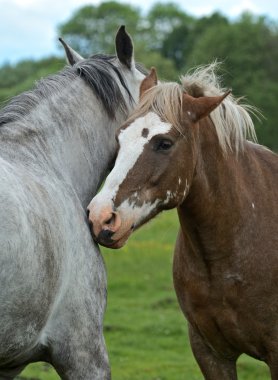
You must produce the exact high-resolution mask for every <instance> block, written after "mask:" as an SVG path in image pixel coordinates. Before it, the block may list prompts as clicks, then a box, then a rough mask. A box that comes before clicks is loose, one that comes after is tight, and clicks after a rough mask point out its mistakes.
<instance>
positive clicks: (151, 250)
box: [21, 211, 270, 380]
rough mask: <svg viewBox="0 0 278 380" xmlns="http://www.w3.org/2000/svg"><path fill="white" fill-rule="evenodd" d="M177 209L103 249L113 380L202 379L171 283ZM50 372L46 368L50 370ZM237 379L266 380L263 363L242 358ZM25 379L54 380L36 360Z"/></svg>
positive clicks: (267, 373) (25, 373) (107, 340)
mask: <svg viewBox="0 0 278 380" xmlns="http://www.w3.org/2000/svg"><path fill="white" fill-rule="evenodd" d="M177 230H178V222H177V217H176V212H175V211H168V212H165V213H163V214H162V215H160V216H159V217H158V218H156V219H155V220H154V221H152V222H151V223H149V224H147V225H146V226H144V227H143V228H142V229H141V230H140V231H138V232H136V233H135V234H134V235H133V236H132V237H131V238H130V240H129V242H128V243H127V245H126V246H125V247H124V248H122V249H120V250H108V249H102V252H103V256H104V259H105V262H106V267H107V274H108V306H107V311H106V315H105V322H104V334H105V339H106V343H107V348H108V352H109V358H110V364H111V368H112V379H113V380H202V379H203V377H202V375H201V372H200V370H199V368H198V366H197V364H196V362H195V359H194V357H193V354H192V352H191V348H190V345H189V340H188V334H187V324H186V321H185V318H184V316H183V314H182V312H181V310H180V308H179V306H178V302H177V299H176V295H175V292H174V289H173V283H172V252H173V249H174V242H175V239H176V235H177ZM46 370H47V372H46ZM238 370H239V380H254V379H260V380H268V379H269V378H270V376H269V371H268V369H267V367H266V365H265V364H264V363H261V362H259V361H256V360H254V359H251V358H248V357H246V356H242V357H241V358H240V360H239V363H238ZM21 377H22V378H24V379H30V380H31V378H32V379H39V380H56V379H58V377H55V375H54V371H51V372H50V370H49V367H48V366H45V365H41V364H33V365H31V366H29V367H27V369H26V370H25V371H24V372H23V374H22V375H21Z"/></svg>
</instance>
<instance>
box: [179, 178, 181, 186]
mask: <svg viewBox="0 0 278 380" xmlns="http://www.w3.org/2000/svg"><path fill="white" fill-rule="evenodd" d="M180 184H181V179H180V177H179V185H180Z"/></svg>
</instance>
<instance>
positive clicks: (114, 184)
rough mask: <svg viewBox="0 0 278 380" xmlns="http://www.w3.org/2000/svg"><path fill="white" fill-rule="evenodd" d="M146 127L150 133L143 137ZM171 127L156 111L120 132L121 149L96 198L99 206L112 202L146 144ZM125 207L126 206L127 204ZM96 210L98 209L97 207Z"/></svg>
mask: <svg viewBox="0 0 278 380" xmlns="http://www.w3.org/2000/svg"><path fill="white" fill-rule="evenodd" d="M145 128H147V129H148V130H149V133H148V135H147V136H146V137H143V136H142V131H143V129H145ZM171 128H172V126H171V124H169V123H165V122H163V121H162V120H161V119H160V118H159V117H158V115H156V114H155V113H154V112H150V113H148V114H147V115H145V116H142V117H140V118H138V119H136V120H135V121H134V122H133V123H132V124H130V125H129V126H128V127H127V128H126V129H123V130H122V131H121V132H120V134H119V143H120V149H119V154H118V157H117V159H116V163H115V166H114V168H113V170H112V171H111V173H110V174H109V176H108V177H107V179H106V182H105V184H104V186H103V188H102V190H101V191H100V192H99V193H98V194H97V195H96V197H95V198H94V205H95V206H96V205H97V208H102V206H103V205H104V204H107V203H110V204H111V202H112V199H113V198H114V197H115V196H116V194H117V192H118V189H119V187H120V185H121V183H122V182H123V181H124V179H125V178H126V176H127V174H128V172H129V171H130V170H131V169H132V168H133V167H134V165H135V164H136V162H137V160H138V158H139V157H140V155H141V154H142V152H143V150H144V147H145V145H146V144H148V143H149V141H150V140H151V139H152V138H153V137H154V136H156V135H159V134H164V133H167V132H169V131H170V130H171ZM124 208H126V204H125V207H124ZM95 211H97V210H96V207H95Z"/></svg>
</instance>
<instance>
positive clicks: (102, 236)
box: [98, 230, 114, 243]
mask: <svg viewBox="0 0 278 380" xmlns="http://www.w3.org/2000/svg"><path fill="white" fill-rule="evenodd" d="M113 234H114V232H113V231H110V230H101V231H100V233H99V235H98V240H99V241H104V242H105V243H112V241H113V240H112V239H111V238H112V236H113Z"/></svg>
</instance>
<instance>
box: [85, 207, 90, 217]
mask: <svg viewBox="0 0 278 380" xmlns="http://www.w3.org/2000/svg"><path fill="white" fill-rule="evenodd" d="M86 215H87V218H88V219H89V216H90V210H89V209H88V208H87V210H86Z"/></svg>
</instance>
